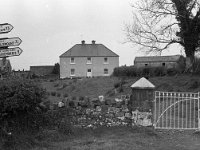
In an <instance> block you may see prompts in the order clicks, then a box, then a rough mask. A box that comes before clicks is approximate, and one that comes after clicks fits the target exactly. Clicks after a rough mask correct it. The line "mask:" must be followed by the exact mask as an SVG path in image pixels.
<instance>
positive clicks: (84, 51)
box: [60, 44, 119, 57]
mask: <svg viewBox="0 0 200 150" xmlns="http://www.w3.org/2000/svg"><path fill="white" fill-rule="evenodd" d="M60 57H119V55H117V54H116V53H114V52H113V51H111V50H110V49H108V48H107V47H106V46H104V45H103V44H76V45H74V46H73V47H72V48H70V49H69V50H68V51H66V52H65V53H63V54H62V55H60Z"/></svg>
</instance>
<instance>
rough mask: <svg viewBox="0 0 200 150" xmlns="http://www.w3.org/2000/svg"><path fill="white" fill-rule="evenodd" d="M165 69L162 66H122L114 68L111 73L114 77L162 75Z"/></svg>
mask: <svg viewBox="0 0 200 150" xmlns="http://www.w3.org/2000/svg"><path fill="white" fill-rule="evenodd" d="M166 73H167V72H166V69H165V68H163V67H143V68H136V67H134V66H122V67H117V68H115V69H114V72H113V75H114V76H116V77H123V76H126V77H139V76H164V75H166Z"/></svg>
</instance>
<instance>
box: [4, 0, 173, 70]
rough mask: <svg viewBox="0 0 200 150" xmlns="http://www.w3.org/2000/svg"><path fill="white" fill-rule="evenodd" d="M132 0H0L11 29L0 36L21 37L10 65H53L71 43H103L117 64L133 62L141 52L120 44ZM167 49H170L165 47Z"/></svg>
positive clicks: (24, 67)
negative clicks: (116, 58) (110, 51)
mask: <svg viewBox="0 0 200 150" xmlns="http://www.w3.org/2000/svg"><path fill="white" fill-rule="evenodd" d="M134 1H135V0H0V2H1V5H0V14H1V15H0V20H1V22H0V23H10V24H12V25H13V26H14V29H13V30H12V31H11V32H10V33H7V34H1V35H0V37H1V38H3V37H20V38H21V39H22V43H21V45H20V46H19V47H20V48H21V49H22V50H23V53H22V54H21V55H20V56H15V57H10V58H9V59H10V61H11V65H12V67H13V69H15V70H18V69H25V70H29V67H30V66H33V65H34V66H35V65H54V64H55V63H57V62H59V56H60V55H61V54H62V53H64V52H65V51H67V50H68V49H70V48H71V47H72V46H73V45H75V44H77V43H81V40H85V41H86V43H91V41H92V40H95V41H96V43H101V44H104V45H105V46H106V47H108V48H109V49H111V50H112V51H114V52H115V53H117V54H118V55H119V56H120V65H125V64H126V65H132V64H133V60H134V58H135V56H141V55H143V53H139V52H138V49H137V47H133V46H132V45H131V44H123V42H124V41H125V38H126V37H125V34H124V31H123V28H124V24H125V23H130V22H131V19H132V8H131V6H130V4H131V3H133V2H134ZM167 53H170V52H169V51H167Z"/></svg>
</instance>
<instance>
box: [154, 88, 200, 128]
mask: <svg viewBox="0 0 200 150" xmlns="http://www.w3.org/2000/svg"><path fill="white" fill-rule="evenodd" d="M154 127H155V129H199V93H189V92H161V91H156V92H155V101H154Z"/></svg>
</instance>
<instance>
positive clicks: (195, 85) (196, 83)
mask: <svg viewBox="0 0 200 150" xmlns="http://www.w3.org/2000/svg"><path fill="white" fill-rule="evenodd" d="M198 87H199V82H198V81H192V82H191V85H190V86H189V88H190V89H196V88H198Z"/></svg>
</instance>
